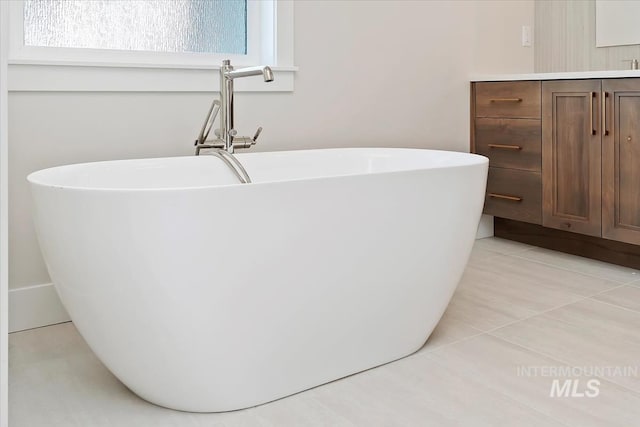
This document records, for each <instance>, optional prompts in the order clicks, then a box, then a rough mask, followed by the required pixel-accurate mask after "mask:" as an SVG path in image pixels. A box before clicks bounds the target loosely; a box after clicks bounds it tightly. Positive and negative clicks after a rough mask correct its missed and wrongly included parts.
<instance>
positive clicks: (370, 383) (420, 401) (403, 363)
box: [314, 355, 562, 427]
mask: <svg viewBox="0 0 640 427" xmlns="http://www.w3.org/2000/svg"><path fill="white" fill-rule="evenodd" d="M314 394H316V395H317V396H319V397H318V398H319V399H320V401H322V402H323V403H324V404H325V405H327V406H329V407H331V408H332V409H333V410H334V411H335V412H338V413H341V414H344V415H345V416H347V417H348V418H349V420H350V421H351V422H353V423H354V424H355V425H359V426H360V425H361V426H443V427H444V426H470V427H471V426H473V427H482V426H514V425H517V426H560V425H562V424H561V423H558V422H557V421H555V420H553V419H552V418H551V417H549V416H546V415H544V414H542V413H540V412H538V411H535V410H533V409H531V408H529V407H527V406H526V405H524V404H522V403H519V402H517V401H515V400H513V399H511V398H509V397H508V396H507V395H505V394H503V393H499V392H496V391H494V390H492V389H491V388H490V387H489V386H488V385H487V384H486V383H484V382H482V381H478V380H477V379H475V378H474V377H473V376H471V375H461V374H460V372H458V371H457V370H456V369H455V368H454V369H451V368H449V367H443V366H441V365H438V364H436V363H435V362H434V361H432V360H430V359H428V358H426V357H423V356H420V355H419V356H412V357H408V358H405V359H402V360H399V361H397V362H394V363H391V364H388V365H385V366H383V367H380V368H377V369H374V370H370V371H367V372H364V373H362V374H358V375H355V376H353V377H349V378H347V379H344V380H340V381H336V382H334V383H332V384H328V385H326V386H323V387H318V388H317V389H315V390H314ZM350 414H352V415H350Z"/></svg>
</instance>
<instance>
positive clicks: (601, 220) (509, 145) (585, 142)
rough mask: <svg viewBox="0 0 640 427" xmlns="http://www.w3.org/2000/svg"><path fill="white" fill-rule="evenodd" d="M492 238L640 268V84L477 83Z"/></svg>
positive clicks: (479, 143)
mask: <svg viewBox="0 0 640 427" xmlns="http://www.w3.org/2000/svg"><path fill="white" fill-rule="evenodd" d="M471 98H472V99H471V113H472V114H471V125H472V127H471V129H472V134H471V151H472V152H475V153H478V154H482V155H485V156H487V157H488V158H489V176H488V181H487V194H486V198H485V206H484V213H486V214H490V215H493V216H494V217H495V220H494V229H495V235H496V236H498V237H504V238H508V239H512V240H518V241H521V242H524V243H529V244H533V245H537V246H542V247H547V248H550V249H555V250H560V251H564V252H569V253H573V254H577V255H582V256H587V257H591V258H595V259H600V260H603V261H607V262H613V263H617V264H621V265H626V266H629V267H633V268H638V269H640V78H606V79H580V80H578V79H575V80H571V79H567V80H545V81H503V82H476V83H473V84H472V86H471Z"/></svg>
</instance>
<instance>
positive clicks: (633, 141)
mask: <svg viewBox="0 0 640 427" xmlns="http://www.w3.org/2000/svg"><path fill="white" fill-rule="evenodd" d="M602 95H603V96H604V102H603V103H602V106H603V112H602V132H601V134H602V237H604V238H606V239H612V240H617V241H621V242H626V243H632V244H635V245H640V79H610V80H603V81H602Z"/></svg>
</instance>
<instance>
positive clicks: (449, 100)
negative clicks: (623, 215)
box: [9, 1, 533, 289]
mask: <svg viewBox="0 0 640 427" xmlns="http://www.w3.org/2000/svg"><path fill="white" fill-rule="evenodd" d="M507 18H508V21H509V24H508V25H507V24H505V22H506V21H507ZM514 19H519V20H522V21H523V22H524V21H526V22H532V20H533V2H532V1H526V2H501V1H491V2H486V3H485V2H475V1H469V2H465V1H443V2H439V1H424V2H418V1H416V2H398V1H353V2H345V1H340V2H338V1H335V2H334V1H326V2H325V1H322V2H316V1H304V2H297V3H296V5H295V63H296V65H298V66H299V68H300V71H299V72H298V73H297V75H296V81H295V92H293V93H239V94H238V95H237V97H236V115H237V118H236V125H237V126H236V127H237V128H238V129H239V130H240V131H241V132H243V133H252V132H253V131H254V129H255V128H256V127H257V126H258V125H262V126H264V132H263V134H262V136H261V139H260V140H259V143H258V145H257V146H256V147H255V149H254V150H256V151H260V150H262V151H271V150H283V149H303V148H319V147H352V146H392V147H421V148H440V149H448V150H457V151H467V150H468V146H469V74H470V73H472V72H474V71H482V72H500V71H505V72H514V71H523V72H530V71H532V68H533V66H532V64H533V52H532V51H531V49H530V48H521V47H520V46H519V41H520V25H522V23H518V24H517V29H516V30H514V28H513V27H514V26H515V24H513V22H512V21H513V20H514ZM486 20H490V22H491V24H487V22H485V21H486ZM480 21H481V22H480ZM503 24H504V25H506V27H504V28H503ZM507 27H508V28H507ZM512 38H513V39H515V42H514V41H513V40H512ZM505 39H508V42H506V41H505ZM476 64H477V66H476ZM492 66H494V67H495V68H491V67H492ZM476 68H477V70H476ZM214 78H216V75H215V73H212V79H214ZM215 95H216V94H213V93H132V92H128V93H124V92H120V93H71V92H12V93H10V98H9V120H10V123H11V126H10V135H9V136H10V153H9V159H10V167H9V173H10V194H9V196H10V216H9V220H10V228H11V230H10V286H11V288H13V289H17V288H21V287H27V286H32V285H38V284H42V283H47V282H48V281H49V278H48V275H47V273H46V269H45V267H44V264H43V261H42V258H41V255H40V252H39V249H38V245H37V242H36V239H35V235H34V231H33V226H32V223H31V217H30V216H31V213H30V199H29V197H30V195H29V192H28V187H27V185H26V182H25V176H26V175H27V174H28V173H30V172H32V171H34V170H38V169H41V168H45V167H49V166H54V165H60V164H68V163H75V162H84V161H92V160H106V159H122V158H134V157H156V156H171V155H189V154H190V153H191V152H192V148H193V147H192V145H191V144H192V141H193V139H194V138H195V136H196V134H197V132H198V130H199V127H200V125H201V121H202V119H203V115H204V113H205V112H206V110H207V108H208V105H209V103H210V101H211V99H212V97H213V96H215ZM197 214H198V215H201V216H203V217H204V216H208V217H211V216H213V217H215V212H200V213H197Z"/></svg>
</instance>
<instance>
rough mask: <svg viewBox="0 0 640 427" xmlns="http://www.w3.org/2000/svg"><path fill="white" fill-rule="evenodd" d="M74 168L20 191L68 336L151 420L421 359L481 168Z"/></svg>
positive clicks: (314, 157) (338, 162)
mask: <svg viewBox="0 0 640 427" xmlns="http://www.w3.org/2000/svg"><path fill="white" fill-rule="evenodd" d="M238 158H239V159H240V160H241V161H242V162H243V164H244V165H245V167H246V169H247V171H248V172H249V174H250V175H251V178H252V179H253V181H254V183H253V184H236V183H235V182H236V179H235V178H234V176H233V174H232V173H231V172H230V171H229V170H227V168H226V167H225V166H224V165H223V163H222V162H221V161H220V160H219V159H217V158H215V157H212V156H200V157H176V158H158V159H145V160H124V161H112V162H100V163H88V164H77V165H70V166H62V167H57V168H52V169H46V170H42V171H39V172H35V173H33V174H31V175H30V176H29V177H28V179H29V181H30V182H31V186H32V190H33V195H34V199H35V223H36V228H37V231H38V236H39V239H40V244H41V247H42V252H43V254H44V258H45V260H46V263H47V267H48V269H49V273H50V275H51V278H52V280H53V282H54V284H55V286H56V289H57V291H58V293H59V295H60V298H61V299H62V302H63V303H64V305H65V307H66V308H67V310H68V312H69V314H70V316H71V318H72V319H73V321H74V323H75V325H76V327H77V328H78V330H79V331H80V333H81V334H82V336H83V337H84V338H85V340H86V341H87V343H88V344H89V346H90V347H91V348H92V349H93V351H94V352H95V353H96V355H97V356H98V357H99V358H100V360H101V361H102V362H103V363H104V364H105V365H106V366H107V367H108V368H109V370H111V372H113V374H114V375H115V376H117V377H118V378H119V379H120V380H121V381H122V382H123V383H124V384H125V385H126V386H127V387H129V388H130V389H131V390H132V391H134V392H135V393H136V394H138V395H139V396H140V397H142V398H143V399H146V400H148V401H150V402H153V403H155V404H158V405H161V406H165V407H168V408H174V409H179V410H184V411H195V412H217V411H229V410H234V409H240V408H246V407H250V406H254V405H258V404H261V403H265V402H269V401H272V400H274V399H278V398H281V397H284V396H287V395H290V394H293V393H296V392H299V391H302V390H305V389H308V388H311V387H314V386H317V385H320V384H323V383H326V382H329V381H332V380H335V379H338V378H341V377H344V376H346V375H350V374H353V373H356V372H359V371H362V370H365V369H368V368H372V367H374V366H378V365H381V364H383V363H387V362H390V361H392V360H395V359H398V358H401V357H404V356H407V355H409V354H411V353H413V352H414V351H416V350H418V349H419V348H420V347H421V346H422V345H423V344H424V343H425V341H426V339H427V338H428V337H429V335H430V334H431V332H432V331H433V329H434V327H435V326H436V324H437V323H438V320H439V319H440V317H441V315H442V313H443V312H444V310H445V308H446V306H447V304H448V302H449V300H450V298H451V296H452V294H453V292H454V290H455V288H456V285H457V283H458V281H459V279H460V276H461V274H462V272H463V269H464V266H465V264H466V262H467V259H468V256H469V253H470V251H471V247H472V244H473V241H474V237H475V233H476V228H477V225H478V221H479V218H480V213H481V210H482V204H483V200H484V190H485V182H486V176H487V166H488V161H487V159H486V158H484V157H481V156H476V155H472V154H464V153H454V152H444V151H431V150H414V149H355V148H354V149H331V150H308V151H290V152H274V153H252V154H240V155H238Z"/></svg>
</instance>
